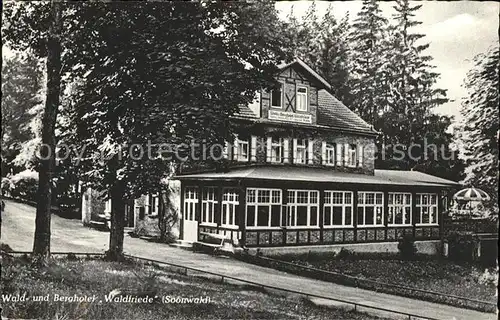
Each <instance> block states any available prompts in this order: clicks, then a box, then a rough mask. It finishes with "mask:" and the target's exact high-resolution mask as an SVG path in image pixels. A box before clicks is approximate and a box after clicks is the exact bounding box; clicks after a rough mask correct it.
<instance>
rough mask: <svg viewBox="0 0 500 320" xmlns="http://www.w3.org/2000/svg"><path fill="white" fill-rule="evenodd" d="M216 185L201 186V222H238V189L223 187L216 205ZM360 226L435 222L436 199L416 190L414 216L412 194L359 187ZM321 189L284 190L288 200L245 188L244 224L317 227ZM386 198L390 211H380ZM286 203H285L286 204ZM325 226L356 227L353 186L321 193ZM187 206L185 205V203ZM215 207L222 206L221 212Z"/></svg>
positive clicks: (189, 196) (188, 199) (189, 215)
mask: <svg viewBox="0 0 500 320" xmlns="http://www.w3.org/2000/svg"><path fill="white" fill-rule="evenodd" d="M215 192H216V188H214V187H204V188H203V199H202V212H201V223H208V224H211V223H212V224H213V223H215V221H216V220H215V215H216V214H217V215H218V214H221V217H222V219H221V223H222V224H224V225H232V226H238V224H237V220H238V219H237V214H238V213H237V209H238V206H239V199H238V193H237V191H235V190H234V189H225V190H224V192H223V198H222V207H221V209H218V207H217V206H216V204H217V200H215V199H216V196H215ZM357 195H358V201H357V212H356V215H357V221H358V226H360V227H363V226H365V227H367V226H383V225H384V223H385V219H387V223H388V224H389V225H391V226H405V225H411V224H412V222H413V219H415V223H416V224H418V225H428V224H437V223H438V204H437V195H436V194H435V193H417V194H416V195H415V198H414V200H415V215H413V212H412V210H413V207H412V195H411V193H388V197H387V199H384V193H383V192H371V191H369V192H367V191H359V192H358V193H357ZM319 197H320V193H319V190H295V189H289V190H287V194H286V200H285V201H283V200H284V199H283V198H284V195H283V194H282V190H281V189H264V188H249V189H247V194H246V210H245V212H246V226H247V227H250V228H251V227H283V226H292V227H318V226H319V206H320V200H319ZM184 199H185V207H186V208H185V219H187V220H193V219H194V214H193V211H194V210H196V205H195V203H197V199H198V191H197V188H195V187H188V188H186V190H185V198H184ZM384 201H387V208H388V212H387V215H384V212H383V210H384ZM284 202H285V203H284ZM323 203H324V204H323V212H324V214H323V226H325V227H353V226H354V224H353V223H354V217H353V215H354V214H355V212H354V194H353V192H352V191H330V190H326V191H325V192H324V201H323ZM188 207H189V208H190V209H189V210H188V209H187V208H188ZM218 210H222V211H221V212H220V213H219V212H217V211H218Z"/></svg>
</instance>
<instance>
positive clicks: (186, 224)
mask: <svg viewBox="0 0 500 320" xmlns="http://www.w3.org/2000/svg"><path fill="white" fill-rule="evenodd" d="M197 207H198V190H197V188H190V187H186V190H185V193H184V217H183V219H184V221H183V226H182V238H183V240H184V241H189V242H196V241H198V221H196V209H197Z"/></svg>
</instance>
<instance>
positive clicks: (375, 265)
mask: <svg viewBox="0 0 500 320" xmlns="http://www.w3.org/2000/svg"><path fill="white" fill-rule="evenodd" d="M293 262H294V263H298V264H301V265H305V266H309V267H314V268H318V269H323V270H327V271H333V272H339V273H343V274H347V275H350V276H355V277H359V278H363V279H370V280H375V281H380V282H385V283H391V284H396V285H402V286H407V287H413V288H417V289H422V290H428V291H435V292H439V293H443V294H449V295H456V296H461V297H464V298H469V299H475V300H483V301H487V302H492V303H495V302H496V297H495V292H496V283H495V279H494V277H493V276H492V275H490V274H491V273H494V272H495V271H494V270H488V271H485V269H481V268H479V267H477V266H475V265H473V264H468V263H463V264H457V263H454V262H451V261H447V260H413V261H405V260H389V259H384V260H378V259H375V260H374V259H359V260H353V259H347V260H344V259H335V260H323V261H320V260H317V261H314V262H308V261H304V260H295V261H293ZM497 281H498V280H497Z"/></svg>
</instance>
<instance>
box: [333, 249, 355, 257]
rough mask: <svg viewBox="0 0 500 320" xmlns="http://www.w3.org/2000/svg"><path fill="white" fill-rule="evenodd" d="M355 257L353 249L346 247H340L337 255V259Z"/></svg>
mask: <svg viewBox="0 0 500 320" xmlns="http://www.w3.org/2000/svg"><path fill="white" fill-rule="evenodd" d="M353 257H354V252H353V251H351V250H348V249H345V248H344V247H342V248H341V249H340V251H339V253H337V255H336V256H335V258H337V259H349V258H353Z"/></svg>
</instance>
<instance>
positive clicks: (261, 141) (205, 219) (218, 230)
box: [177, 59, 457, 248]
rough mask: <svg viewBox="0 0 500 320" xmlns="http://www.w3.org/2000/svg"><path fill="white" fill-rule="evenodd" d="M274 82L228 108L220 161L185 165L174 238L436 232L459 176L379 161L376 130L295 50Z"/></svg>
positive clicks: (391, 238) (340, 238) (300, 240)
mask: <svg viewBox="0 0 500 320" xmlns="http://www.w3.org/2000/svg"><path fill="white" fill-rule="evenodd" d="M278 81H279V83H280V87H279V88H277V89H275V90H272V91H270V92H267V91H265V90H262V91H261V92H259V93H258V94H257V96H256V99H255V100H254V101H253V102H252V103H251V104H250V105H249V106H248V107H247V106H244V107H240V110H239V113H237V114H236V115H235V116H234V117H232V121H234V124H235V127H237V128H239V132H237V135H236V137H235V139H234V141H230V142H228V143H227V144H226V148H225V149H224V158H225V159H224V160H223V161H224V166H223V168H224V169H223V170H221V169H220V168H204V169H198V170H195V171H191V172H186V171H184V172H183V173H182V174H179V175H178V176H177V179H179V180H180V182H181V187H180V204H181V205H180V209H181V217H180V225H179V229H180V239H182V240H184V241H188V242H197V241H201V242H202V241H203V240H204V239H205V237H207V236H209V235H210V234H223V235H225V236H226V237H228V238H230V239H232V240H233V242H234V243H235V244H237V245H240V246H242V247H247V248H266V247H268V248H271V247H293V246H321V245H336V244H352V243H382V242H397V241H398V240H399V239H401V238H402V237H403V236H404V235H406V234H410V235H412V236H413V237H414V239H415V240H421V241H432V240H439V239H440V237H441V235H442V228H441V224H440V222H441V220H442V213H443V211H444V205H445V202H446V201H445V199H446V195H447V192H448V191H449V189H450V188H453V187H456V186H457V183H456V182H453V181H449V180H445V179H441V178H438V177H435V176H431V175H427V174H424V173H421V172H416V171H394V170H377V169H375V167H374V162H375V151H376V150H375V138H376V137H377V134H378V133H377V132H375V131H374V130H373V128H372V127H371V126H370V125H369V124H367V123H366V122H365V121H363V120H362V119H361V118H360V117H359V116H357V115H356V114H355V113H353V112H352V111H350V110H349V109H348V108H347V107H346V106H345V105H344V104H342V102H340V101H339V100H337V99H336V98H335V97H334V96H333V95H331V94H330V93H329V91H330V89H331V87H330V85H329V84H328V83H327V82H326V81H325V80H324V79H323V78H322V77H321V76H319V75H318V74H317V73H316V72H314V71H313V70H312V69H311V68H310V67H308V66H307V65H306V64H305V63H304V62H302V61H300V60H298V59H296V60H294V61H293V62H292V63H289V64H285V65H283V66H281V67H280V74H279V75H278Z"/></svg>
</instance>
